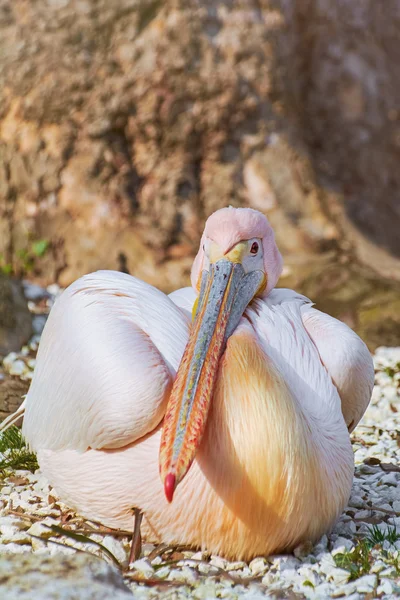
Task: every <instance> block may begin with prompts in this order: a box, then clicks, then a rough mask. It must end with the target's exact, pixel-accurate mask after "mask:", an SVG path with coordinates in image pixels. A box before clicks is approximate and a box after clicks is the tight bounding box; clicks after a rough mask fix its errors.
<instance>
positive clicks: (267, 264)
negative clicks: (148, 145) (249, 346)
mask: <svg viewBox="0 0 400 600" xmlns="http://www.w3.org/2000/svg"><path fill="white" fill-rule="evenodd" d="M281 271H282V257H281V255H280V252H279V250H278V248H277V246H276V243H275V236H274V232H273V230H272V228H271V226H270V224H269V223H268V220H267V218H266V217H265V216H264V215H263V214H262V213H260V212H258V211H256V210H252V209H250V208H223V209H221V210H218V211H217V212H215V213H214V214H212V215H211V216H210V217H209V219H208V220H207V222H206V226H205V229H204V233H203V236H202V238H201V242H200V249H199V252H198V254H197V256H196V258H195V261H194V263H193V268H192V285H193V287H194V288H195V290H196V292H197V293H198V299H197V301H196V303H195V307H194V310H193V319H194V321H193V327H192V331H191V334H190V337H189V341H188V344H187V346H186V349H185V352H184V355H183V357H182V361H181V364H180V366H179V369H178V373H177V376H176V379H175V382H174V386H173V389H172V392H171V396H170V400H169V403H168V407H167V412H166V415H165V419H164V426H163V433H162V438H161V448H160V473H161V478H162V480H163V482H164V488H165V494H166V496H167V499H168V500H169V501H171V500H172V497H173V493H174V490H175V488H176V486H177V485H178V483H179V482H180V481H181V480H182V479H183V477H184V476H185V475H186V473H187V471H188V470H189V467H190V465H191V463H192V461H193V459H194V457H195V454H196V451H197V448H198V447H199V445H200V442H201V439H202V436H203V433H204V429H205V424H206V420H207V414H208V409H209V407H210V402H211V400H212V395H213V390H214V383H215V381H216V376H217V373H218V365H219V360H220V358H221V356H222V353H223V351H224V349H225V345H226V342H227V340H228V338H229V336H230V335H232V333H233V332H234V330H235V329H236V327H237V326H238V324H239V321H240V319H241V317H242V315H243V313H244V311H245V310H246V307H247V306H248V304H249V303H250V302H251V301H252V300H253V299H254V298H255V297H256V296H265V295H267V294H268V293H269V292H270V291H271V290H272V289H273V288H274V287H275V285H276V282H277V281H278V278H279V276H280V274H281Z"/></svg>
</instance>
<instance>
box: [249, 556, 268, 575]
mask: <svg viewBox="0 0 400 600" xmlns="http://www.w3.org/2000/svg"><path fill="white" fill-rule="evenodd" d="M249 567H250V571H251V572H252V574H253V575H255V576H256V575H263V574H264V573H265V571H266V570H267V569H268V565H267V561H266V560H265V558H262V557H258V558H254V559H253V560H252V561H251V563H250V565H249Z"/></svg>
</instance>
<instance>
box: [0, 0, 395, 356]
mask: <svg viewBox="0 0 400 600" xmlns="http://www.w3.org/2000/svg"><path fill="white" fill-rule="evenodd" d="M399 33H400V4H399V3H398V2H397V1H396V0H385V2H384V4H381V3H377V2H374V0H337V1H336V2H332V1H331V0H302V2H295V0H224V1H222V0H163V1H162V0H113V1H112V2H110V1H109V0H46V1H45V0H0V268H1V271H2V273H3V275H2V277H1V278H0V354H5V353H6V352H5V351H6V350H11V349H16V348H20V347H21V344H22V343H23V342H24V341H25V340H26V339H28V338H29V336H30V334H31V329H30V327H31V326H30V323H29V319H28V320H27V318H26V308H25V306H24V303H23V302H22V303H21V301H20V294H21V290H20V289H19V284H18V283H17V282H11V280H10V279H9V277H8V276H9V275H12V276H14V277H15V278H19V279H21V278H23V279H30V280H31V281H35V282H37V283H40V284H41V285H48V284H49V283H58V284H59V285H61V286H66V285H67V284H69V283H70V282H71V281H73V280H74V279H76V278H77V277H79V276H80V275H82V274H83V273H86V272H89V271H92V270H95V269H98V268H108V269H119V270H124V271H129V272H130V273H131V274H133V275H137V276H138V277H141V278H143V279H145V280H146V281H149V282H150V283H153V284H155V285H157V286H159V287H161V288H162V289H163V290H165V291H167V292H168V291H171V290H172V289H174V288H176V287H178V286H181V285H186V284H187V283H188V274H189V269H190V265H191V262H192V260H193V256H194V254H195V251H196V247H197V244H198V241H199V237H200V233H201V230H202V227H203V224H204V220H205V218H206V217H207V216H208V215H209V214H210V213H211V212H213V211H214V210H216V209H217V208H220V207H222V206H226V205H229V204H232V205H234V206H251V207H253V208H257V209H259V210H261V211H263V212H265V213H266V214H267V215H268V218H269V219H270V221H271V223H272V225H273V226H274V227H275V230H276V235H277V239H278V243H279V246H280V248H281V250H282V252H283V254H284V256H285V260H286V266H287V267H286V269H285V272H284V276H283V277H282V279H281V281H280V285H283V286H293V287H296V288H297V289H298V290H299V291H302V292H303V293H305V294H307V295H309V296H310V297H311V298H312V299H313V300H315V301H316V303H317V306H318V307H319V308H321V309H322V310H326V311H328V312H330V313H331V314H334V315H335V316H338V317H339V318H341V319H343V320H345V321H346V322H347V323H348V324H349V325H351V326H352V327H354V328H355V329H356V331H357V332H358V333H360V335H362V336H363V337H364V339H366V341H367V343H368V344H369V346H370V347H371V349H373V348H375V347H376V346H378V345H392V346H394V345H398V344H399V342H400V296H399V290H400V236H399V233H398V232H399V228H400V202H399V189H400V169H399V168H398V164H399V158H400V120H399V118H400V83H399V82H400V46H399V43H398V40H399ZM6 276H7V277H6Z"/></svg>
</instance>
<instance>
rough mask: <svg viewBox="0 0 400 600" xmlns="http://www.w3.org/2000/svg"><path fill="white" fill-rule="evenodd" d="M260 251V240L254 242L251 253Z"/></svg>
mask: <svg viewBox="0 0 400 600" xmlns="http://www.w3.org/2000/svg"><path fill="white" fill-rule="evenodd" d="M257 252H258V242H253V243H252V245H251V248H250V254H257Z"/></svg>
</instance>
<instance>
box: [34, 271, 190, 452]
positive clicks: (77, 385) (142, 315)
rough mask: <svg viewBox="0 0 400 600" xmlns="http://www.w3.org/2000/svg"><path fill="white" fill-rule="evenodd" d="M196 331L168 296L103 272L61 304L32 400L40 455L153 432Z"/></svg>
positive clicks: (50, 324) (49, 328) (117, 443)
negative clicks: (189, 333) (188, 344)
mask: <svg viewBox="0 0 400 600" xmlns="http://www.w3.org/2000/svg"><path fill="white" fill-rule="evenodd" d="M188 332H189V319H188V318H187V316H186V315H185V314H184V312H183V311H181V310H180V309H179V308H178V307H177V306H176V305H175V304H174V303H173V302H172V300H170V299H169V298H168V297H167V296H165V295H164V294H163V293H162V292H160V291H159V290H157V289H155V288H154V287H152V286H150V285H148V284H146V283H144V282H142V281H140V280H138V279H136V278H134V277H131V276H129V275H125V274H123V273H117V272H113V271H99V272H96V273H92V274H90V275H86V276H84V277H82V278H81V279H79V280H77V281H76V282H74V283H73V284H72V285H71V286H70V287H69V288H67V289H66V290H65V292H64V293H63V294H62V295H61V297H60V298H59V299H58V300H57V301H56V303H55V305H54V307H53V308H52V310H51V313H50V316H49V319H48V321H47V323H46V327H45V329H44V331H43V335H42V339H41V342H40V347H39V352H38V356H37V363H36V368H35V373H34V377H33V380H32V384H31V388H30V390H29V393H28V396H27V398H26V408H25V418H24V424H23V433H24V435H25V437H26V439H27V440H28V442H29V444H30V446H31V447H32V448H33V449H35V450H38V449H52V450H62V449H67V448H70V449H75V450H80V451H84V450H86V449H87V448H89V447H91V448H97V449H99V448H118V447H122V446H125V445H126V444H129V443H131V442H133V441H135V440H137V439H139V438H140V437H142V436H144V435H146V434H147V433H149V432H150V431H152V430H153V429H154V428H155V427H156V426H157V425H158V423H159V422H160V421H161V419H162V418H163V415H164V412H165V404H166V401H167V399H168V395H169V391H170V388H171V385H172V381H173V378H174V376H175V372H176V369H177V367H178V365H179V362H180V359H181V356H182V353H183V350H184V347H185V344H186V342H187V338H188Z"/></svg>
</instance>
